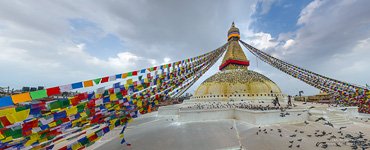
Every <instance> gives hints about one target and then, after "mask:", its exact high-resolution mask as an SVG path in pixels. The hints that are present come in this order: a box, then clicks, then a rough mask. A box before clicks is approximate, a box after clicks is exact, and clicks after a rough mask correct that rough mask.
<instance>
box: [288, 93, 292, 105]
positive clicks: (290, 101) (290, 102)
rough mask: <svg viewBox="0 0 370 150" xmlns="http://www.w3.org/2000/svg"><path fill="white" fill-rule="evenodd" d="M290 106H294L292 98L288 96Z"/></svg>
mask: <svg viewBox="0 0 370 150" xmlns="http://www.w3.org/2000/svg"><path fill="white" fill-rule="evenodd" d="M288 106H292V96H290V95H288Z"/></svg>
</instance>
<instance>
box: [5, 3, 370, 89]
mask: <svg viewBox="0 0 370 150" xmlns="http://www.w3.org/2000/svg"><path fill="white" fill-rule="evenodd" d="M368 6H370V1H368V0H351V1H348V0H301V1H290V0H289V1H288V0H286V1H285V0H248V1H245V0H233V1H229V0H203V1H195V0H187V1H180V0H177V1H175V0H156V1H153V0H135V1H128V0H121V1H116V0H111V1H87V0H80V1H76V0H65V1H49V0H40V1H37V3H36V2H34V1H21V0H14V1H0V64H1V74H0V86H2V87H5V86H10V87H14V88H20V87H22V86H25V85H27V86H38V85H44V86H46V87H51V86H57V85H63V84H68V83H73V82H77V81H81V80H86V79H92V78H96V77H101V76H105V75H112V74H117V73H122V72H126V71H132V70H136V69H141V68H146V67H149V66H153V65H159V64H163V63H166V62H172V61H177V60H181V59H185V58H189V57H194V56H197V55H200V54H203V53H206V52H208V51H211V50H213V49H215V48H217V47H219V46H221V45H223V44H224V43H225V42H226V33H227V30H228V29H229V27H230V24H231V22H232V21H235V23H236V26H237V27H239V29H240V30H241V34H242V40H244V41H246V42H248V43H250V44H251V45H254V46H255V47H257V48H260V49H262V50H264V51H266V52H268V53H270V54H272V55H273V56H276V57H278V58H280V59H282V60H285V61H287V62H290V63H293V64H295V65H298V66H301V67H303V68H306V69H309V70H311V71H314V72H317V73H319V74H322V75H325V76H329V77H332V78H336V79H339V80H343V81H347V82H350V83H355V84H361V85H365V84H366V83H368V84H369V83H370V67H369V65H368V64H370V15H369V14H370V9H369V8H368ZM244 51H245V52H246V54H247V57H248V59H249V60H250V62H251V66H250V69H252V70H255V71H258V72H260V73H263V74H265V75H266V76H268V77H269V78H271V79H272V80H273V81H275V82H276V83H277V84H278V85H279V86H280V87H281V88H282V90H283V91H284V93H287V94H294V95H295V94H297V93H298V91H299V90H303V91H304V92H305V94H315V93H317V92H318V90H316V89H314V88H312V87H310V86H308V85H306V84H305V83H303V82H301V81H299V80H297V79H293V78H292V77H290V76H288V75H285V74H283V73H282V72H280V71H279V70H277V69H275V68H273V67H270V66H268V65H267V64H265V63H264V62H262V61H260V60H257V59H256V57H255V56H253V55H252V54H251V53H249V52H248V51H247V50H246V49H244ZM219 64H220V62H218V63H217V64H216V65H215V66H214V67H213V68H211V69H210V70H209V71H208V72H207V73H206V75H205V76H204V77H202V78H201V79H200V81H198V83H196V84H195V85H194V87H192V88H191V89H190V90H189V92H193V91H194V90H195V88H196V87H197V85H199V84H200V83H201V82H202V81H203V80H205V79H206V78H207V77H209V76H210V75H212V74H214V73H215V72H217V71H218V69H217V68H218V66H219Z"/></svg>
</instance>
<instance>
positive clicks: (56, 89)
mask: <svg viewBox="0 0 370 150" xmlns="http://www.w3.org/2000/svg"><path fill="white" fill-rule="evenodd" d="M46 93H47V94H48V96H52V95H58V94H61V92H60V88H59V87H52V88H48V89H46Z"/></svg>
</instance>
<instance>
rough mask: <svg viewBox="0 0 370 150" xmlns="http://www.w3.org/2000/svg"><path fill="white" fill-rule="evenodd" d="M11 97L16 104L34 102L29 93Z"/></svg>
mask: <svg viewBox="0 0 370 150" xmlns="http://www.w3.org/2000/svg"><path fill="white" fill-rule="evenodd" d="M11 97H12V100H13V103H14V104H17V103H22V102H27V101H31V100H32V99H31V96H30V93H29V92H27V93H20V94H15V95H12V96H11Z"/></svg>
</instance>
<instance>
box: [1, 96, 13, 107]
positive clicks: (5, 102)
mask: <svg viewBox="0 0 370 150" xmlns="http://www.w3.org/2000/svg"><path fill="white" fill-rule="evenodd" d="M13 105H14V104H13V101H12V98H11V97H10V96H5V97H1V98H0V107H5V106H13Z"/></svg>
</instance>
